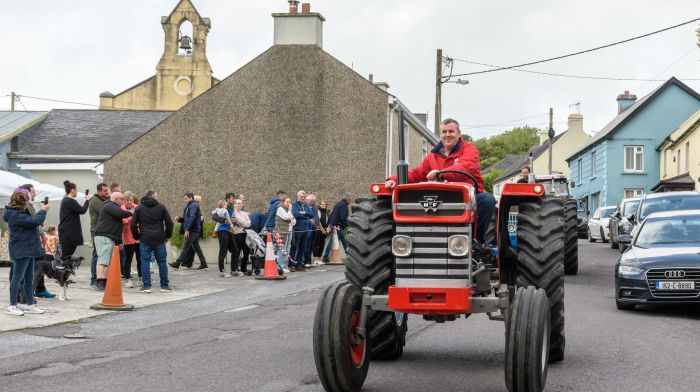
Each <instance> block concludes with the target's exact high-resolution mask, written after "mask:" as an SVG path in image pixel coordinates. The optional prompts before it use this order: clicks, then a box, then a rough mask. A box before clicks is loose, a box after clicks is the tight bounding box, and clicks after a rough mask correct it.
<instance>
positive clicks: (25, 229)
mask: <svg viewBox="0 0 700 392" xmlns="http://www.w3.org/2000/svg"><path fill="white" fill-rule="evenodd" d="M28 203H29V193H28V192H27V191H26V190H25V189H20V188H18V189H16V190H15V192H14V193H13V194H12V197H11V198H10V205H8V206H6V207H5V215H3V220H4V221H5V222H7V226H8V228H9V229H10V258H11V259H12V262H13V264H14V265H13V269H14V274H13V275H12V281H11V282H10V306H8V308H7V314H10V315H12V316H23V315H24V314H25V313H33V314H41V313H44V311H43V310H42V309H40V308H39V307H38V306H36V303H35V302H34V288H33V287H32V286H33V284H32V283H33V282H34V260H35V259H36V258H37V257H42V256H44V249H43V247H42V246H41V238H40V237H39V232H38V231H37V227H38V226H41V225H42V224H44V219H46V211H48V210H49V205H48V204H42V205H41V211H39V212H38V213H37V214H36V216H34V217H32V216H31V214H30V213H29V211H28V210H27V204H28ZM22 280H24V295H25V298H26V299H27V305H28V306H27V308H26V309H25V310H24V311H22V310H20V309H19V308H18V307H17V300H18V296H19V285H20V282H21V281H22Z"/></svg>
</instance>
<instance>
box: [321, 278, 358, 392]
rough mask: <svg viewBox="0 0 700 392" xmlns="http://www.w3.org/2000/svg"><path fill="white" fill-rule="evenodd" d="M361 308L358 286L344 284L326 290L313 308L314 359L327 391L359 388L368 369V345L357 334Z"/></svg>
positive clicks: (342, 391) (345, 390)
mask: <svg viewBox="0 0 700 392" xmlns="http://www.w3.org/2000/svg"><path fill="white" fill-rule="evenodd" d="M361 307H362V295H361V294H360V291H359V290H358V289H357V287H355V286H353V285H350V284H347V283H345V282H343V283H338V284H334V285H332V286H330V287H328V288H327V289H326V290H325V291H324V292H323V294H321V298H320V299H319V301H318V305H317V306H316V316H315V317H314V336H313V338H314V359H315V361H316V371H317V372H318V376H319V378H320V379H321V383H322V384H323V387H324V388H325V390H326V391H328V392H356V391H359V390H361V389H362V384H364V382H365V378H367V371H368V370H369V361H370V358H369V355H368V354H369V352H368V350H367V349H368V347H369V342H367V340H365V339H361V338H360V337H359V336H358V335H357V334H356V329H357V327H358V324H359V323H358V322H359V319H360V309H361Z"/></svg>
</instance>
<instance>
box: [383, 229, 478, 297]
mask: <svg viewBox="0 0 700 392" xmlns="http://www.w3.org/2000/svg"><path fill="white" fill-rule="evenodd" d="M396 234H402V235H407V236H409V237H411V239H412V244H413V250H412V252H411V255H410V256H408V257H396V258H395V260H396V285H397V286H399V287H467V285H468V279H469V265H470V255H471V249H470V252H468V253H467V255H466V256H463V257H461V258H458V257H453V256H450V255H449V254H448V252H447V239H448V238H449V237H450V236H452V235H455V234H463V235H468V236H469V237H470V238H471V226H464V225H440V226H435V225H427V224H425V225H420V224H410V225H405V224H397V225H396ZM470 248H471V241H470Z"/></svg>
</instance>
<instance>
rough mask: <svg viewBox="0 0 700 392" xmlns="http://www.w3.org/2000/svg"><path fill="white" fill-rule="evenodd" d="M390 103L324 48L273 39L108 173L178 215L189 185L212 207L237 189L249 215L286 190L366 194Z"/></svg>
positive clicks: (381, 154)
mask: <svg viewBox="0 0 700 392" xmlns="http://www.w3.org/2000/svg"><path fill="white" fill-rule="evenodd" d="M388 99H389V95H388V93H386V92H385V91H383V90H382V89H380V88H379V87H377V86H375V85H374V84H373V83H371V82H369V81H368V80H366V79H365V78H363V77H362V76H361V75H359V74H357V73H356V72H354V71H353V70H351V69H350V68H348V67H347V66H345V65H344V64H342V63H341V62H339V61H337V60H336V59H335V58H333V57H332V56H330V55H329V54H328V53H326V52H324V51H323V50H322V49H321V48H320V47H318V46H315V45H275V46H273V47H271V48H270V49H268V50H267V51H266V52H264V53H262V54H261V55H260V56H258V57H257V58H255V59H254V60H252V61H251V62H250V63H248V64H247V65H245V66H244V67H242V68H241V69H239V70H238V71H236V72H235V73H233V74H232V75H230V76H229V77H228V78H226V79H224V80H223V81H222V82H221V83H219V84H217V85H216V86H214V87H212V88H211V89H210V90H208V91H207V92H205V93H204V94H202V95H200V96H199V97H197V98H196V99H194V100H193V101H191V102H190V103H188V104H187V105H185V106H184V107H183V108H182V109H180V110H179V111H177V112H176V113H174V114H173V115H172V116H170V117H169V118H167V119H166V120H164V121H163V122H162V123H160V124H159V125H157V126H155V127H154V128H153V129H152V130H150V131H149V132H147V133H146V134H144V135H143V136H142V137H140V138H138V139H136V140H135V141H134V142H132V143H131V144H130V145H128V146H127V147H125V148H124V149H123V150H121V151H119V152H118V153H116V154H115V155H114V156H112V157H111V158H110V159H108V160H107V161H105V163H104V173H105V179H106V180H107V182H110V181H114V180H116V181H119V182H121V184H122V187H123V188H124V189H131V190H134V191H136V192H137V193H139V194H143V193H144V192H145V191H146V190H149V189H155V190H157V191H158V192H159V194H160V196H161V200H163V201H164V202H165V203H166V205H167V206H168V207H169V208H170V210H171V213H173V214H175V213H177V212H179V211H176V210H175V209H177V210H179V208H180V207H181V204H182V202H181V199H182V194H183V192H186V191H192V192H195V193H199V194H201V195H202V196H203V197H204V199H205V201H204V204H205V206H204V207H205V211H206V210H207V207H209V206H213V205H214V203H215V201H216V200H219V199H221V198H222V197H223V195H224V193H225V192H229V191H235V192H243V193H245V194H246V195H247V198H248V202H247V203H248V207H247V210H248V211H255V210H261V209H265V208H266V206H267V203H268V201H269V199H270V197H271V195H272V194H274V192H275V191H277V190H278V189H283V190H286V191H287V192H288V193H291V194H294V193H296V191H297V190H299V189H305V190H315V191H317V192H319V193H320V196H321V198H322V199H324V200H328V201H329V202H332V201H335V200H338V199H339V198H340V197H341V196H342V194H343V193H344V192H346V191H350V192H352V193H354V194H355V195H367V194H368V193H369V184H370V183H371V182H376V181H382V180H383V179H384V178H385V175H386V167H387V139H388V137H387V125H388V123H389V121H388V120H389V115H390V109H389V105H388ZM392 128H393V127H392ZM411 132H415V130H413V129H412V130H411ZM413 139H415V137H412V139H411V140H413ZM391 144H393V145H396V144H397V141H396V137H395V136H394V138H393V140H392V143H391ZM415 144H420V143H413V146H412V148H411V150H412V151H413V152H412V153H411V155H412V156H413V157H415V158H416V159H417V158H418V156H419V154H420V146H418V148H416V146H415ZM434 144H435V140H434V139H431V140H430V142H429V147H430V148H432V146H433V145H434ZM393 150H394V151H397V150H398V148H394V149H393ZM414 150H417V152H415V151H414ZM392 155H393V154H392ZM414 160H415V159H414ZM392 161H394V159H392ZM416 163H417V162H416ZM393 164H394V162H392V165H393ZM176 206H177V207H176Z"/></svg>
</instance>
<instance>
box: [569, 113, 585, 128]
mask: <svg viewBox="0 0 700 392" xmlns="http://www.w3.org/2000/svg"><path fill="white" fill-rule="evenodd" d="M568 130H569V131H574V132H583V116H582V115H580V114H578V113H571V114H569V126H568Z"/></svg>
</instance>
